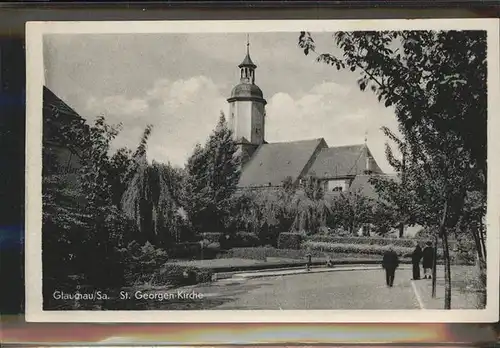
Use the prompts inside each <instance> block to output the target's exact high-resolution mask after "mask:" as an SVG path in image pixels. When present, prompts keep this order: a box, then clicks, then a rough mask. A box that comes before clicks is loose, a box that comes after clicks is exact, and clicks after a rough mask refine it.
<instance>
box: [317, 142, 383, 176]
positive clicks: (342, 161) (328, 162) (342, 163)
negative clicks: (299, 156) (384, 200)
mask: <svg viewBox="0 0 500 348" xmlns="http://www.w3.org/2000/svg"><path fill="white" fill-rule="evenodd" d="M367 156H371V157H372V158H373V156H372V155H371V153H370V150H369V149H368V147H366V146H365V145H364V144H360V145H348V146H338V147H329V148H326V149H322V150H321V151H320V152H319V154H318V157H317V158H316V160H315V161H314V164H313V165H312V166H311V169H310V170H309V173H310V174H314V175H315V176H316V177H318V178H320V179H326V178H335V177H344V176H351V175H359V174H363V173H364V171H365V169H366V158H367ZM372 171H373V172H374V173H382V170H381V169H380V167H379V166H378V164H377V163H376V162H375V160H373V161H372Z"/></svg>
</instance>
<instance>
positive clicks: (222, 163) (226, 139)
mask: <svg viewBox="0 0 500 348" xmlns="http://www.w3.org/2000/svg"><path fill="white" fill-rule="evenodd" d="M236 150H237V148H236V144H235V143H234V141H233V139H232V132H231V130H230V129H229V128H228V127H227V124H226V120H225V117H224V115H223V114H221V116H220V119H219V122H218V124H217V126H216V128H215V130H214V131H213V133H212V134H211V135H210V136H209V138H208V140H207V142H206V143H205V146H204V147H202V146H201V145H200V144H197V145H196V147H195V149H194V151H193V154H192V155H191V157H190V158H189V159H188V162H187V166H186V174H187V180H186V197H185V201H186V208H187V212H188V215H189V217H190V219H191V222H192V224H193V227H194V228H195V229H197V231H212V232H213V231H223V230H225V229H226V227H227V225H228V224H229V216H230V209H231V203H232V196H233V194H234V193H235V191H236V185H237V183H238V180H239V177H240V170H239V159H238V157H237V155H236Z"/></svg>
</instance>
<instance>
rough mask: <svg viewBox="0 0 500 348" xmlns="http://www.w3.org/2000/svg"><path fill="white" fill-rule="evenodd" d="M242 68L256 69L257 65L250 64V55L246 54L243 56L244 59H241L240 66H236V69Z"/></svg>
mask: <svg viewBox="0 0 500 348" xmlns="http://www.w3.org/2000/svg"><path fill="white" fill-rule="evenodd" d="M244 66H248V67H251V68H254V69H255V68H256V67H257V65H255V64H254V62H252V58H250V54H249V53H248V52H247V55H246V56H245V59H243V61H242V62H241V64H240V65H238V68H242V67H244Z"/></svg>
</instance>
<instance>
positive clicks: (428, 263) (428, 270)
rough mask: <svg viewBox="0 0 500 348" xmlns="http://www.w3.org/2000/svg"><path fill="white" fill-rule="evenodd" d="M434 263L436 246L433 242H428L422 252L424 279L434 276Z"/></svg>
mask: <svg viewBox="0 0 500 348" xmlns="http://www.w3.org/2000/svg"><path fill="white" fill-rule="evenodd" d="M433 264H434V248H433V246H432V243H431V242H427V243H426V246H425V248H424V251H423V252H422V267H423V268H424V279H431V278H432V267H433Z"/></svg>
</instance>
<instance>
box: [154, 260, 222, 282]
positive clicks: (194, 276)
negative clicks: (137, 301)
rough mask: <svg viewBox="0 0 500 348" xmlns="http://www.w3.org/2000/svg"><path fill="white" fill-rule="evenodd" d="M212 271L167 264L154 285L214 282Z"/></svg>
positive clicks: (155, 279)
mask: <svg viewBox="0 0 500 348" xmlns="http://www.w3.org/2000/svg"><path fill="white" fill-rule="evenodd" d="M212 274H213V272H212V271H211V270H210V269H204V268H197V267H186V266H179V265H175V264H171V263H170V264H166V265H165V266H164V267H163V268H162V269H161V270H160V272H159V274H158V275H157V276H156V277H155V278H154V279H153V285H174V286H184V285H194V284H198V283H206V282H210V281H211V280H212Z"/></svg>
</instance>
